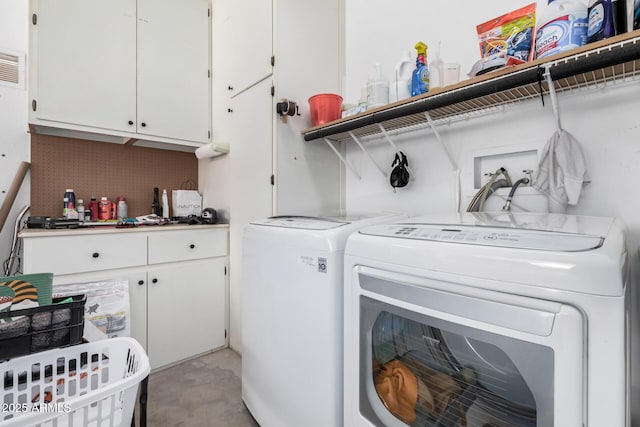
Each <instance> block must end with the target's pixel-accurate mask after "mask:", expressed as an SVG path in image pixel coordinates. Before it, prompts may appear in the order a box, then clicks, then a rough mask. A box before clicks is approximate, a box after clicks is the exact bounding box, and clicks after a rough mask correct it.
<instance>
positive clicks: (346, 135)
mask: <svg viewBox="0 0 640 427" xmlns="http://www.w3.org/2000/svg"><path fill="white" fill-rule="evenodd" d="M547 72H548V73H549V75H550V77H551V79H552V80H553V86H554V88H555V92H556V93H560V92H565V91H572V90H584V89H588V88H592V87H602V86H603V85H608V84H611V83H614V82H622V81H629V80H635V79H636V78H638V76H640V30H636V31H633V32H630V33H625V34H621V35H619V36H616V37H612V38H610V39H606V40H602V41H599V42H596V43H590V44H589V45H586V46H582V47H580V48H577V49H573V50H571V51H568V52H564V53H561V54H557V55H553V56H550V57H548V58H542V59H539V60H535V61H532V62H528V63H526V64H521V65H518V66H515V67H509V68H505V69H501V70H498V71H494V72H490V73H487V74H484V75H482V76H478V77H474V78H472V79H469V80H465V81H463V82H460V83H458V84H456V85H451V86H447V87H445V88H442V89H436V90H434V91H433V92H429V93H426V94H424V95H420V96H416V97H413V98H409V99H406V100H403V101H399V102H396V103H393V104H389V105H386V106H383V107H379V108H375V109H372V110H368V111H366V112H364V113H360V114H357V115H354V116H350V117H345V118H343V119H340V120H335V121H333V122H330V123H326V124H324V125H322V126H316V127H313V128H310V129H307V130H305V131H303V132H302V134H303V136H304V140H305V141H313V140H316V139H321V138H322V139H327V140H330V141H333V142H342V141H348V140H352V139H353V138H352V134H353V135H354V136H355V137H356V138H362V137H367V136H373V135H377V134H381V133H382V130H381V129H380V126H381V125H382V127H383V128H384V130H385V131H387V132H392V131H410V130H415V129H419V128H422V127H425V126H428V125H429V122H428V118H427V115H426V114H425V113H426V112H428V113H429V116H430V118H431V119H432V120H433V122H434V123H436V124H439V123H443V122H447V121H451V120H454V119H457V118H464V117H468V116H473V115H475V114H479V113H484V112H487V111H491V110H494V109H498V108H500V107H501V106H503V105H506V104H511V103H516V102H520V101H523V100H527V99H531V98H536V97H541V96H544V95H546V94H548V93H549V87H548V84H547V82H546V81H545V73H547Z"/></svg>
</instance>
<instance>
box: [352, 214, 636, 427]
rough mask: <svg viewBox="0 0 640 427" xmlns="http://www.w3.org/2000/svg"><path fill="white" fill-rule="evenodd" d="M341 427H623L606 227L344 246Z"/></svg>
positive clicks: (576, 220) (520, 224)
mask: <svg viewBox="0 0 640 427" xmlns="http://www.w3.org/2000/svg"><path fill="white" fill-rule="evenodd" d="M344 269H345V300H344V305H345V317H344V323H345V333H344V339H345V363H344V390H345V396H344V399H345V408H344V413H345V419H344V425H345V426H349V427H362V426H381V427H382V426H385V427H395V426H405V425H411V426H436V425H438V426H461V425H465V426H468V427H486V426H491V427H513V426H520V427H522V426H526V427H534V426H535V427H553V426H555V427H584V426H593V427H600V426H612V427H613V426H616V427H624V426H628V425H629V401H628V396H629V394H628V392H629V361H630V357H629V346H628V339H629V334H628V331H627V329H628V315H629V298H628V295H629V286H628V284H627V283H628V273H627V271H628V267H627V252H626V249H625V238H624V231H623V227H622V225H621V224H620V222H619V221H618V220H615V219H611V218H598V217H586V216H572V215H560V214H529V213H495V214H488V213H465V214H452V215H443V216H421V217H415V218H411V219H409V220H407V221H402V223H394V224H384V225H374V226H371V227H365V228H362V229H361V230H360V231H359V232H357V233H353V234H352V235H351V236H350V237H349V239H348V242H347V246H346V248H345V265H344Z"/></svg>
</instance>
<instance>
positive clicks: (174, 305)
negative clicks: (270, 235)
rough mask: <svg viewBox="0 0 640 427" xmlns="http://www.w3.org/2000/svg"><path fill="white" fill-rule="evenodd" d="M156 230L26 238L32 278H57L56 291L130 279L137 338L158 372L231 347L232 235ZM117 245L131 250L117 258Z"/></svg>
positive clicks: (217, 230) (216, 230)
mask: <svg viewBox="0 0 640 427" xmlns="http://www.w3.org/2000/svg"><path fill="white" fill-rule="evenodd" d="M153 230H154V231H147V232H145V231H137V230H136V231H132V232H128V231H122V230H114V231H113V232H111V233H110V232H108V231H107V232H105V231H104V230H100V231H99V232H96V233H95V234H90V233H91V232H87V231H78V230H71V231H66V230H64V231H63V230H26V231H23V232H22V233H21V237H22V238H23V244H24V272H25V274H26V273H37V272H38V273H40V272H53V273H54V286H55V285H62V284H73V283H85V282H96V281H104V280H109V279H126V280H127V281H128V282H129V298H130V301H129V302H130V306H131V310H130V320H131V336H132V337H134V338H135V339H136V340H138V341H139V342H140V344H142V346H143V347H144V348H145V349H146V351H147V353H148V355H149V360H150V363H151V368H152V369H155V368H159V367H163V366H166V365H170V364H172V363H175V362H178V361H180V360H183V359H186V358H189V357H191V356H195V355H198V354H201V353H205V352H208V351H211V350H215V349H218V348H222V347H224V346H225V345H226V344H227V333H226V330H227V326H226V325H227V303H226V299H227V275H226V271H227V253H228V243H227V242H228V229H227V227H226V226H224V227H220V226H217V227H216V226H214V227H210V226H184V227H179V228H176V229H171V230H166V229H162V230H158V231H156V230H157V229H153ZM119 233H122V234H121V235H118V234H119ZM100 242H102V243H100ZM118 242H119V243H122V242H126V244H127V245H128V247H123V246H119V248H120V251H117V250H115V248H114V247H113V245H115V244H118ZM131 247H136V248H137V249H136V250H134V251H133V255H132V250H131V249H130V248H131ZM53 248H57V250H55V251H54V250H53ZM141 248H142V249H141ZM140 250H142V251H144V254H143V256H140V254H139V253H138V252H139V251H140ZM119 254H121V255H119ZM78 259H80V260H82V261H81V262H78ZM132 264H134V265H132ZM135 264H137V265H135ZM72 266H73V267H72ZM104 266H108V267H106V268H104V269H103V267H104ZM96 269H97V270H96Z"/></svg>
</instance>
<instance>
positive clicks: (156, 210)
mask: <svg viewBox="0 0 640 427" xmlns="http://www.w3.org/2000/svg"><path fill="white" fill-rule="evenodd" d="M151 213H152V214H154V215H158V216H162V212H161V211H160V199H159V198H158V187H154V188H153V203H152V204H151Z"/></svg>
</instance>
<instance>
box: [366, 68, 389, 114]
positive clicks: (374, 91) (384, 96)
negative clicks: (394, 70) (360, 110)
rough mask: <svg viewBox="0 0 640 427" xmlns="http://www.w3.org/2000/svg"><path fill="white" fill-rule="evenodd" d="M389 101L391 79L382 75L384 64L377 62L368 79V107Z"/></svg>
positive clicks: (378, 105) (385, 103)
mask: <svg viewBox="0 0 640 427" xmlns="http://www.w3.org/2000/svg"><path fill="white" fill-rule="evenodd" d="M388 103H389V81H388V80H387V79H385V78H384V76H383V75H382V65H380V63H379V62H377V63H376V64H375V65H374V66H373V70H372V71H371V74H370V75H369V80H367V109H368V108H375V107H380V106H382V105H387V104H388Z"/></svg>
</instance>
